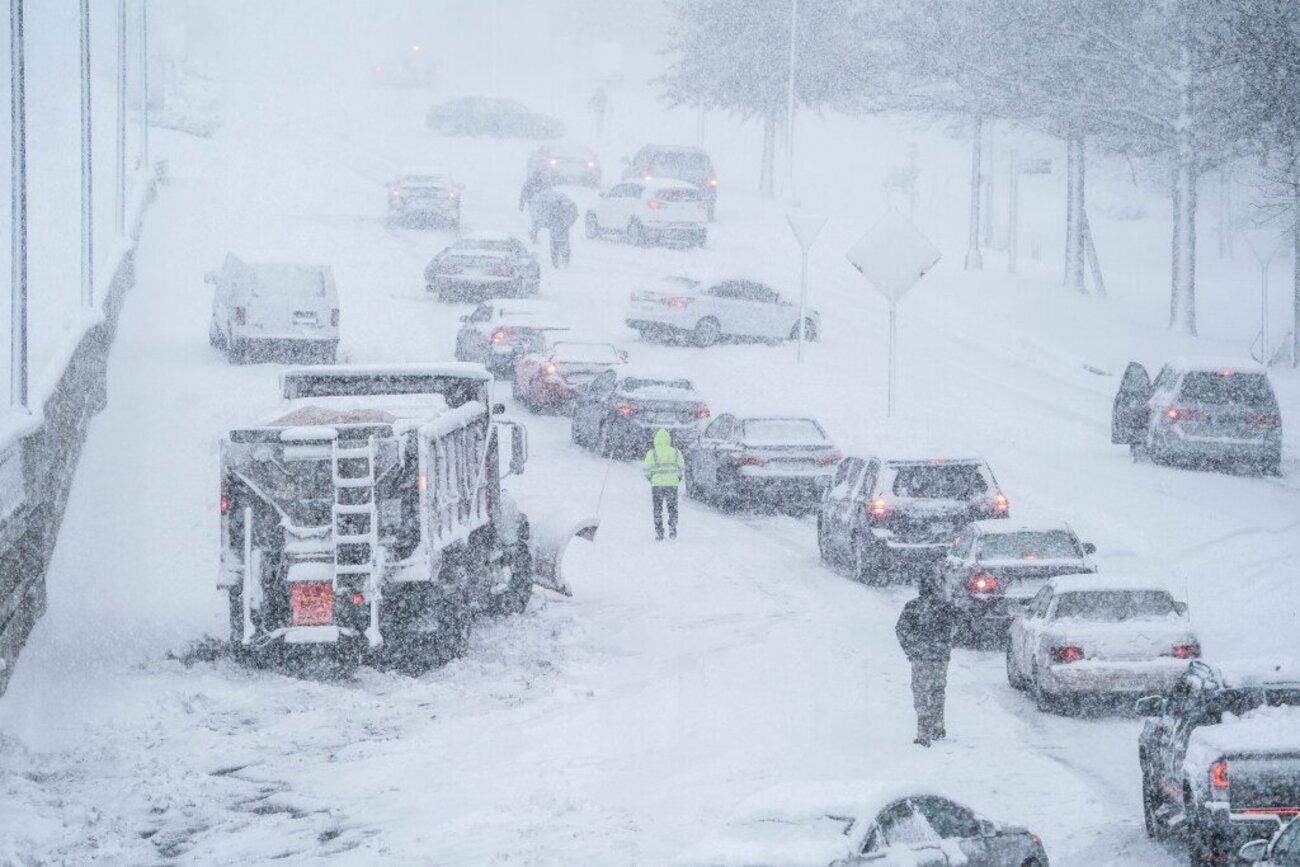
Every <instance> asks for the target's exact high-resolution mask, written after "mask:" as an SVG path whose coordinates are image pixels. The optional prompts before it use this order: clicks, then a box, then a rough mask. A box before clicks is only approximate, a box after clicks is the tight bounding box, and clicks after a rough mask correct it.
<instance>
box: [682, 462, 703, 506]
mask: <svg viewBox="0 0 1300 867" xmlns="http://www.w3.org/2000/svg"><path fill="white" fill-rule="evenodd" d="M683 475H684V478H683V480H682V481H683V482H685V484H686V496H688V497H690V498H691V499H692V500H702V499H704V486H703V485H701V484H700V480H699V479H698V478H696V476H695V470H694V469H693V468H692V467H691V462H690V461H687V462H686V472H685V473H684V474H683Z"/></svg>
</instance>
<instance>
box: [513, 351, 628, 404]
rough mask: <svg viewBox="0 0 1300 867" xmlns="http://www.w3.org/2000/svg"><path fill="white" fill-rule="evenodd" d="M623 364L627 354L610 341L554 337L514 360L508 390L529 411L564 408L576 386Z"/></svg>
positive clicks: (575, 392) (573, 394)
mask: <svg viewBox="0 0 1300 867" xmlns="http://www.w3.org/2000/svg"><path fill="white" fill-rule="evenodd" d="M625 364H627V353H626V352H624V351H623V350H621V349H618V348H617V347H615V346H614V345H613V344H612V343H585V342H582V341H575V340H557V341H556V342H555V343H553V344H551V345H550V346H549V347H547V348H546V349H544V350H542V351H541V352H534V353H530V354H528V355H523V356H520V357H519V359H518V360H516V361H515V379H514V387H513V389H512V393H513V394H514V398H515V400H518V401H520V402H522V403H523V404H524V406H526V407H528V408H529V409H531V410H533V411H534V412H538V411H540V410H541V409H542V408H543V407H545V408H548V409H553V410H567V409H568V408H569V407H570V406H571V405H572V403H573V401H574V400H576V399H577V397H578V389H579V388H580V387H581V386H583V385H586V384H587V383H589V382H591V381H592V380H593V379H595V378H596V377H597V376H599V375H600V374H602V373H604V372H605V371H607V370H611V369H613V370H617V369H620V368H622V367H623V365H625Z"/></svg>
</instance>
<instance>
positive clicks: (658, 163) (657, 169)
mask: <svg viewBox="0 0 1300 867" xmlns="http://www.w3.org/2000/svg"><path fill="white" fill-rule="evenodd" d="M712 168H713V167H712V165H711V164H710V163H709V158H708V156H706V155H705V154H697V153H684V152H678V153H658V154H655V155H654V156H652V157H651V158H650V170H651V171H652V172H654V173H655V174H656V175H659V176H661V177H665V178H695V177H702V176H704V175H707V174H708V173H709V171H710V170H711V169H712Z"/></svg>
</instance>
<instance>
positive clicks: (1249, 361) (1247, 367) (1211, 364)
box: [1169, 355, 1268, 373]
mask: <svg viewBox="0 0 1300 867" xmlns="http://www.w3.org/2000/svg"><path fill="white" fill-rule="evenodd" d="M1169 366H1170V367H1171V368H1173V369H1174V370H1180V371H1205V372H1207V373H1221V372H1223V371H1225V370H1231V371H1233V372H1234V373H1267V372H1268V371H1267V370H1265V369H1264V365H1262V364H1260V363H1259V362H1258V361H1256V360H1255V359H1253V358H1251V357H1249V356H1246V355H1242V356H1230V355H1223V356H1216V355H1190V356H1180V357H1178V358H1171V359H1169Z"/></svg>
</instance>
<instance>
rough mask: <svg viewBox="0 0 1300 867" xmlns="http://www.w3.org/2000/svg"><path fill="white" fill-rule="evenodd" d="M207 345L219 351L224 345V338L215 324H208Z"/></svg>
mask: <svg viewBox="0 0 1300 867" xmlns="http://www.w3.org/2000/svg"><path fill="white" fill-rule="evenodd" d="M208 343H210V344H212V346H213V348H215V349H221V348H222V347H223V346H225V345H226V338H225V337H223V336H222V334H221V329H220V328H218V327H217V323H215V322H210V323H208Z"/></svg>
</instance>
